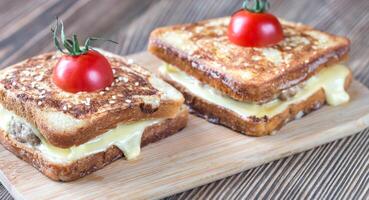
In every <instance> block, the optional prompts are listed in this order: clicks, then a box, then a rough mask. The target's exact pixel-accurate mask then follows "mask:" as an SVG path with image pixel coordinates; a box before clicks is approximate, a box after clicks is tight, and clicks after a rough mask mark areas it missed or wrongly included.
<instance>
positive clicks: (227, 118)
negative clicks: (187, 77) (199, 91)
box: [161, 72, 352, 136]
mask: <svg viewBox="0 0 369 200" xmlns="http://www.w3.org/2000/svg"><path fill="white" fill-rule="evenodd" d="M161 75H162V77H163V78H164V80H166V81H167V82H169V83H170V84H172V85H173V86H174V87H176V88H177V89H178V90H179V91H181V92H182V93H183V95H184V97H185V102H186V104H187V105H188V106H189V107H190V110H191V112H192V113H193V114H195V115H197V116H200V117H202V118H204V119H206V120H208V121H209V122H212V123H215V124H220V125H224V126H226V127H229V128H231V129H233V130H235V131H237V132H240V133H243V134H246V135H249V136H264V135H270V134H274V133H275V132H276V131H278V130H279V129H280V128H282V127H283V125H284V124H286V123H287V122H289V121H292V120H294V119H296V118H300V117H302V116H304V115H306V114H308V113H310V112H312V111H314V110H317V109H319V108H320V107H321V106H323V105H324V104H325V102H326V95H325V93H324V90H323V88H322V89H320V90H318V91H317V92H315V93H314V94H312V95H311V96H310V97H308V98H307V99H305V100H303V101H301V102H298V103H294V104H291V105H290V106H288V107H287V108H286V109H285V110H284V111H283V112H281V113H279V114H277V115H275V116H273V117H267V116H264V117H255V116H250V117H247V118H244V117H242V116H240V115H238V114H237V113H235V112H233V111H231V110H229V109H227V108H225V107H222V106H219V105H216V104H214V103H211V102H209V101H207V100H205V99H203V98H201V97H198V96H196V95H194V94H193V93H191V91H189V90H188V89H187V88H185V87H184V86H182V85H181V84H180V83H178V82H176V80H173V79H171V78H170V77H169V76H166V75H165V74H161ZM351 82H352V73H351V72H350V73H349V75H348V76H347V77H346V81H345V89H346V90H347V89H348V88H349V86H350V84H351Z"/></svg>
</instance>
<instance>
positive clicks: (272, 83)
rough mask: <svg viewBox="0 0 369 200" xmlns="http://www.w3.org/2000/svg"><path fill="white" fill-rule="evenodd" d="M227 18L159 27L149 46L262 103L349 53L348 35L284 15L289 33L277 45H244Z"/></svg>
mask: <svg viewBox="0 0 369 200" xmlns="http://www.w3.org/2000/svg"><path fill="white" fill-rule="evenodd" d="M229 21H230V18H229V17H225V18H219V19H211V20H205V21H200V22H197V23H193V24H184V25H174V26H169V27H163V28H158V29H156V30H154V31H153V32H152V33H151V36H150V40H149V47H148V49H149V51H150V52H152V53H153V54H154V55H156V56H157V57H159V58H160V59H162V60H164V61H165V62H167V63H169V64H172V65H174V66H177V67H178V68H180V69H181V70H183V71H185V72H186V73H188V74H189V75H191V76H194V77H195V78H197V79H198V80H200V81H201V82H203V83H206V84H208V85H210V86H212V87H214V88H216V89H217V90H219V91H221V92H222V93H224V94H225V95H227V96H230V97H232V98H234V99H236V100H238V101H245V102H255V103H259V104H262V103H266V102H269V101H271V100H274V99H275V98H277V97H278V96H279V95H280V94H281V93H282V91H283V90H285V89H288V88H290V87H293V86H296V85H298V84H299V83H301V82H303V81H305V80H307V79H309V78H310V77H311V76H313V75H314V74H315V73H317V72H319V71H320V70H321V69H322V68H324V67H327V66H329V65H332V64H335V63H339V62H342V61H343V60H345V59H346V58H347V57H348V56H347V55H348V52H349V46H350V41H349V40H348V39H347V38H345V37H339V36H335V35H332V34H329V33H325V32H322V31H319V30H316V29H313V28H311V27H309V26H306V25H302V24H298V23H292V22H287V21H284V20H281V24H282V27H283V32H284V36H285V38H284V40H283V41H281V42H280V43H278V44H277V45H274V46H270V47H265V48H247V47H240V46H237V45H234V44H232V43H231V42H230V41H229V40H228V37H227V26H228V24H229Z"/></svg>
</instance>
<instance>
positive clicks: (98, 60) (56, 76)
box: [52, 50, 114, 93]
mask: <svg viewBox="0 0 369 200" xmlns="http://www.w3.org/2000/svg"><path fill="white" fill-rule="evenodd" d="M52 77H53V81H54V83H55V84H56V85H57V86H58V87H60V88H61V89H63V90H65V91H67V92H71V93H77V92H83V91H84V92H93V91H97V90H101V89H103V88H105V87H108V86H110V85H111V84H112V82H113V80H114V76H113V71H112V68H111V65H110V63H109V61H108V60H107V59H106V58H105V57H104V56H103V55H102V54H101V53H99V52H97V51H94V50H88V51H87V52H86V53H85V54H81V55H78V56H73V55H63V56H62V57H61V58H60V60H59V61H58V63H57V65H56V66H55V68H54V71H53V76H52Z"/></svg>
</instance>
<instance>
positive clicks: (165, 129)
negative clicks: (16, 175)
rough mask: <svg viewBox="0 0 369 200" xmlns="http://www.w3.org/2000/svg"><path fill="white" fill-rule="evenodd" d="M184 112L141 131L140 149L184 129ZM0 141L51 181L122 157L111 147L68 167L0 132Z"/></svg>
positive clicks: (87, 171) (75, 176)
mask: <svg viewBox="0 0 369 200" xmlns="http://www.w3.org/2000/svg"><path fill="white" fill-rule="evenodd" d="M187 121H188V109H187V108H185V109H183V110H182V111H181V112H180V113H178V115H177V116H176V117H175V118H173V119H167V120H165V121H164V122H162V123H160V124H156V125H153V126H151V127H148V128H146V129H145V131H144V134H143V136H142V139H141V146H145V145H148V144H150V143H153V142H156V141H159V140H161V139H163V138H165V137H168V136H170V135H173V134H175V133H176V132H178V131H180V130H181V129H183V128H184V127H185V126H186V123H187ZM0 142H1V143H2V145H3V146H4V147H5V148H6V149H8V150H9V151H11V152H12V153H14V154H15V155H16V156H18V157H19V158H21V159H23V160H24V161H26V162H28V163H30V164H31V165H32V166H34V167H35V168H36V169H38V170H39V171H40V172H42V173H43V174H45V175H46V176H47V177H49V178H50V179H52V180H55V181H73V180H76V179H78V178H81V177H83V176H86V175H88V174H90V173H92V172H94V171H96V170H99V169H101V168H103V167H105V166H106V165H108V164H110V163H112V162H113V161H115V160H117V159H119V158H121V157H123V153H122V151H121V150H119V149H118V148H117V147H115V146H113V147H110V148H109V149H107V150H106V151H105V152H101V153H97V154H94V155H91V156H88V157H85V158H82V159H79V160H77V161H75V162H73V163H70V164H64V165H63V164H58V163H53V162H51V161H49V160H47V159H46V158H45V157H43V155H42V153H40V152H39V151H36V150H34V149H32V148H29V147H27V146H26V145H24V144H22V143H19V142H17V141H16V140H14V139H12V138H11V137H8V136H6V135H5V133H4V132H3V131H1V130H0Z"/></svg>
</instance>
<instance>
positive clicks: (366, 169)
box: [0, 0, 369, 199]
mask: <svg viewBox="0 0 369 200" xmlns="http://www.w3.org/2000/svg"><path fill="white" fill-rule="evenodd" d="M241 2H242V1H241V0H216V1H214V0H201V1H198V0H140V1H137V0H104V1H98V0H78V1H76V0H48V1H46V0H32V1H29V0H1V1H0V67H6V66H8V65H9V64H13V63H15V62H18V61H21V60H23V59H25V58H27V57H29V56H34V55H37V54H39V53H41V52H45V51H49V50H52V49H53V47H52V44H51V42H50V41H51V35H50V25H51V24H53V23H54V21H55V16H59V17H60V18H61V19H63V20H64V22H65V24H66V26H67V29H68V31H67V32H68V33H72V32H77V33H78V34H79V35H81V36H82V37H86V36H87V35H93V36H102V37H106V38H110V39H114V40H116V41H118V42H119V43H120V45H118V46H114V45H110V44H103V45H102V47H103V48H104V49H107V50H109V51H112V52H114V53H118V54H121V55H125V54H130V53H134V52H139V51H142V50H144V49H145V48H146V44H147V38H148V34H149V33H150V31H151V30H152V29H153V28H155V27H158V26H162V25H168V24H174V23H183V22H193V21H196V20H201V19H206V18H212V17H220V16H225V15H230V14H231V13H232V12H233V11H234V10H236V9H238V8H239V6H240V4H241ZM271 3H272V9H271V11H272V12H274V13H276V14H277V15H278V16H280V17H282V18H285V19H288V20H293V21H299V22H303V23H307V24H310V25H312V26H315V27H317V28H319V29H322V30H326V31H329V32H332V33H336V34H340V35H346V36H348V37H349V38H350V39H351V40H352V49H351V59H350V62H349V66H350V67H351V69H352V70H353V72H354V75H355V77H356V79H357V80H359V81H361V82H362V83H364V84H365V85H366V86H369V67H368V65H369V56H368V55H369V50H368V47H369V40H368V33H369V1H367V0H351V1H350V0H299V1H296V0H274V1H273V0H272V1H271ZM368 144H369V135H368V129H366V130H364V131H362V132H360V133H359V134H357V135H355V136H352V137H348V138H346V139H342V140H339V141H335V142H332V143H330V144H327V145H323V146H321V147H318V148H315V149H313V150H310V151H307V152H305V153H301V154H298V155H295V156H291V157H288V158H285V159H281V160H278V161H275V162H271V163H268V164H265V165H263V166H260V167H257V168H254V169H251V170H248V171H245V172H243V173H239V174H237V175H234V176H231V177H228V178H226V179H222V180H220V181H216V182H214V183H211V184H208V185H204V186H202V187H198V188H196V189H193V190H190V191H187V192H184V193H181V194H177V195H175V196H172V197H169V199H204V198H208V199H241V198H247V199H259V198H281V197H289V198H294V199H296V198H298V199H301V198H303V199H317V198H325V199H349V198H351V199H360V198H361V199H362V198H365V197H366V198H369V184H368V182H369V162H368V157H369V145H368ZM0 198H1V199H10V198H11V197H10V196H9V194H8V193H7V192H5V190H4V189H3V188H0Z"/></svg>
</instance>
